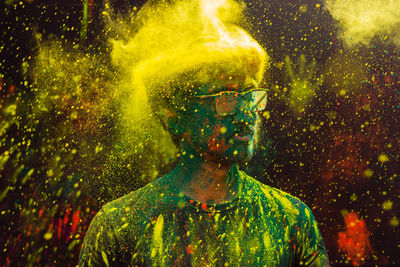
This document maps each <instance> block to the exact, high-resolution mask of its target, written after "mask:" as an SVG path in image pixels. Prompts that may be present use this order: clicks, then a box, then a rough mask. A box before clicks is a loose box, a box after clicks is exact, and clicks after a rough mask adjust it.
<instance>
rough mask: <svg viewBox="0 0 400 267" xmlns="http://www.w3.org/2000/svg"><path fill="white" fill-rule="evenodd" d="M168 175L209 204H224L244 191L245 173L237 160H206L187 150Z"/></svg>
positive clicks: (191, 195) (181, 188)
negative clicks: (240, 170)
mask: <svg viewBox="0 0 400 267" xmlns="http://www.w3.org/2000/svg"><path fill="white" fill-rule="evenodd" d="M185 151H186V153H182V157H181V159H180V161H179V163H178V165H177V166H176V167H175V169H173V170H172V171H171V172H170V173H169V175H170V177H171V178H172V181H173V186H174V187H176V188H177V189H178V191H179V192H181V193H183V194H184V195H186V196H187V197H189V198H191V199H193V200H196V201H199V202H203V203H208V204H222V203H224V202H228V201H230V200H232V199H234V198H235V197H236V196H238V195H239V194H240V193H241V190H242V188H241V185H242V179H243V178H242V176H241V175H240V173H239V166H238V164H237V163H231V164H227V163H224V164H223V163H221V162H216V161H212V160H207V159H205V158H203V157H202V156H201V155H197V153H195V152H194V151H190V150H185Z"/></svg>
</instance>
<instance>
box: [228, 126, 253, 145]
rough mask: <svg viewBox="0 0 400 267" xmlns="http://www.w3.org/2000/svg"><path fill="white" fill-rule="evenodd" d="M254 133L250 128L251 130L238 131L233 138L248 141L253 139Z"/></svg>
mask: <svg viewBox="0 0 400 267" xmlns="http://www.w3.org/2000/svg"><path fill="white" fill-rule="evenodd" d="M253 135H254V131H253V130H250V129H249V130H245V131H240V132H238V133H236V134H235V135H234V136H233V137H232V138H233V139H234V140H238V141H242V142H248V141H250V140H251V138H252V137H253Z"/></svg>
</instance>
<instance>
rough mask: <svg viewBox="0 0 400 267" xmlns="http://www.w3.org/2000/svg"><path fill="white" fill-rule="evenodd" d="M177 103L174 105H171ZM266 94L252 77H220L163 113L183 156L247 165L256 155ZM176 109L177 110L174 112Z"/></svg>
mask: <svg viewBox="0 0 400 267" xmlns="http://www.w3.org/2000/svg"><path fill="white" fill-rule="evenodd" d="M172 102H174V101H172ZM265 102H266V91H265V90H264V89H260V88H259V87H258V83H257V82H256V81H255V80H254V79H252V78H251V77H250V76H249V75H246V74H239V75H229V74H225V75H220V76H219V77H218V79H216V80H214V81H210V82H209V83H207V84H203V85H198V86H196V87H194V88H193V90H191V92H190V91H189V92H187V93H186V94H185V97H184V101H182V98H180V99H177V102H175V103H176V104H177V105H173V107H172V108H168V107H165V108H164V109H163V112H160V113H159V114H160V118H161V121H162V122H163V123H164V126H165V128H166V129H167V130H168V131H169V132H170V133H172V134H173V135H175V136H177V137H179V138H178V139H177V140H178V141H179V145H180V148H181V150H182V151H183V152H184V153H191V154H195V155H196V156H201V157H203V158H205V159H207V160H212V161H218V162H222V163H234V162H244V161H246V160H248V159H249V158H250V157H251V156H252V153H253V145H254V135H255V131H256V128H257V127H256V123H257V120H258V111H260V110H263V109H264V108H265ZM175 107H176V108H175Z"/></svg>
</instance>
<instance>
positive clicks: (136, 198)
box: [102, 181, 160, 218]
mask: <svg viewBox="0 0 400 267" xmlns="http://www.w3.org/2000/svg"><path fill="white" fill-rule="evenodd" d="M159 192H160V188H159V186H158V183H157V182H156V181H153V182H151V183H149V184H147V185H145V186H144V187H142V188H139V189H137V190H135V191H132V192H130V193H128V194H126V195H124V196H122V197H120V198H117V199H115V200H113V201H111V202H108V203H107V204H105V205H104V206H103V207H102V212H103V213H106V214H107V216H109V217H111V218H112V217H115V216H118V217H120V216H121V214H127V213H131V214H132V213H134V212H135V211H143V210H146V209H147V208H149V207H150V206H151V205H152V203H153V204H154V200H155V199H156V198H157V195H159Z"/></svg>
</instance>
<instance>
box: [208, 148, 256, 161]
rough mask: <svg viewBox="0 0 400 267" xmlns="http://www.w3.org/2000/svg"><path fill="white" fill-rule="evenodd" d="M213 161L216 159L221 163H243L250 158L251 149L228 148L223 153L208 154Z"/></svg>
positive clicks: (251, 154)
mask: <svg viewBox="0 0 400 267" xmlns="http://www.w3.org/2000/svg"><path fill="white" fill-rule="evenodd" d="M210 156H211V158H210V159H212V160H213V161H217V162H219V163H222V164H226V165H228V164H236V163H237V164H243V163H245V162H247V161H249V160H250V159H251V157H252V156H253V150H252V149H250V148H247V149H244V148H243V147H242V148H239V149H233V148H232V149H229V150H227V151H225V152H224V153H223V154H218V153H213V155H210Z"/></svg>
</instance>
